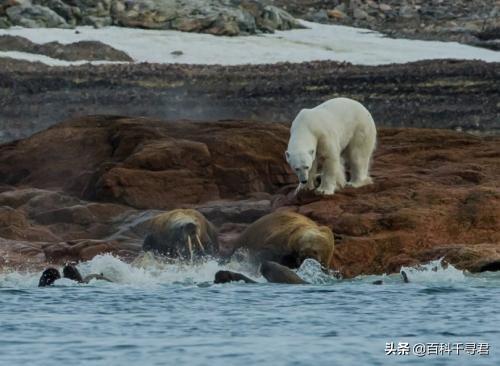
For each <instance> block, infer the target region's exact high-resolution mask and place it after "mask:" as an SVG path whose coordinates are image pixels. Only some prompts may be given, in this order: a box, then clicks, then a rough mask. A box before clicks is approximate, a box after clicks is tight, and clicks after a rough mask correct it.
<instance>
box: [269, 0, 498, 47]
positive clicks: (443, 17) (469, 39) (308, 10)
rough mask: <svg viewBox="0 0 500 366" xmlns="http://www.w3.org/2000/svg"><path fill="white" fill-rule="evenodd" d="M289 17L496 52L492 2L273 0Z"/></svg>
mask: <svg viewBox="0 0 500 366" xmlns="http://www.w3.org/2000/svg"><path fill="white" fill-rule="evenodd" d="M273 3H274V4H276V5H277V6H280V7H283V9H285V10H287V11H289V12H290V13H291V14H292V15H294V16H296V17H299V18H302V19H307V20H310V21H314V22H320V23H331V24H342V25H349V26H354V27H360V28H368V29H373V30H376V31H379V32H382V33H385V34H387V35H388V36H391V37H402V38H412V39H426V40H431V39H432V40H441V41H456V42H461V43H466V44H470V45H473V46H478V47H485V48H490V49H493V50H500V3H499V2H498V1H497V0H473V1H472V0H273Z"/></svg>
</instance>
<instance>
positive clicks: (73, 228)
mask: <svg viewBox="0 0 500 366" xmlns="http://www.w3.org/2000/svg"><path fill="white" fill-rule="evenodd" d="M287 140H288V128H287V126H284V125H281V124H265V123H255V122H251V123H250V122H244V121H225V122H203V123H202V122H197V123H193V122H188V121H178V122H164V121H158V120H151V119H146V118H125V117H112V116H107V117H104V116H92V117H84V118H79V119H76V120H73V121H68V122H65V123H62V124H59V125H56V126H54V127H52V128H50V129H48V130H46V131H43V132H40V133H38V134H36V135H34V136H32V137H30V138H28V139H25V140H20V141H17V142H13V143H9V144H5V145H2V146H0V238H1V239H0V258H1V259H0V268H12V267H16V268H17V267H20V266H21V267H29V266H34V267H37V268H38V267H42V266H46V265H47V263H49V262H50V263H63V262H64V261H67V260H83V259H90V258H92V257H93V256H95V255H97V254H102V253H106V252H111V253H114V254H116V255H119V256H122V257H124V258H127V259H131V258H133V257H134V256H135V255H136V254H137V253H139V251H140V250H141V246H142V242H143V240H144V237H145V235H146V233H147V230H145V229H144V228H143V226H144V222H147V220H148V219H149V218H150V217H151V216H152V215H156V214H158V213H161V212H163V211H164V210H169V209H172V208H178V207H186V208H187V207H191V208H198V209H199V210H200V211H201V212H203V213H204V214H205V215H207V218H209V219H210V220H213V222H214V223H215V224H216V225H217V226H219V227H220V229H221V230H220V232H219V240H220V242H221V245H222V246H223V247H222V248H221V249H222V251H223V252H225V253H228V252H230V251H231V250H230V249H231V248H230V246H231V243H232V242H234V240H235V238H236V237H237V236H238V234H239V233H241V232H242V231H243V230H244V228H245V227H246V226H247V225H248V224H250V223H251V222H253V221H255V220H256V219H257V218H258V217H260V216H263V215H265V214H267V213H269V212H270V211H275V210H292V211H296V212H299V213H301V214H303V215H306V216H308V217H310V218H312V219H313V220H315V221H316V222H318V223H319V224H321V225H327V226H328V227H329V228H331V229H332V231H333V232H334V233H335V242H336V248H335V251H334V255H333V259H332V262H331V263H330V264H331V267H332V268H335V269H337V270H339V271H340V273H341V274H342V275H343V276H344V277H353V276H357V275H360V274H381V273H393V272H399V270H400V269H401V267H402V266H412V265H417V264H421V263H426V262H428V261H430V260H434V259H438V258H442V257H444V259H445V261H446V262H448V263H451V264H453V265H454V266H456V267H457V268H459V269H467V270H469V271H474V272H480V271H485V270H497V268H499V266H498V263H499V261H500V231H499V230H498V228H499V227H500V187H499V185H498V182H499V181H500V165H499V164H500V159H499V157H500V137H498V136H496V137H495V136H490V137H477V136H472V135H468V134H463V133H458V132H452V131H446V130H432V129H380V130H379V142H378V148H377V151H376V154H375V158H374V164H373V169H372V175H373V178H374V184H373V185H370V186H366V187H362V188H359V189H354V188H345V189H343V190H340V191H338V192H336V193H335V195H334V196H333V197H332V198H320V197H317V196H314V195H311V194H307V193H300V194H299V195H298V196H294V195H293V191H294V189H295V186H296V181H295V177H294V175H293V174H292V173H291V172H290V171H289V170H288V167H287V164H286V162H285V161H284V159H283V151H284V149H285V146H286V143H287ZM153 208H155V209H159V210H151V209H153ZM144 210H147V211H144Z"/></svg>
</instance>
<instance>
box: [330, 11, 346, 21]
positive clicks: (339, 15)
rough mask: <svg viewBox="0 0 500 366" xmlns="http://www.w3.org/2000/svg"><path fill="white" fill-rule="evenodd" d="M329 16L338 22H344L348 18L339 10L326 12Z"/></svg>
mask: <svg viewBox="0 0 500 366" xmlns="http://www.w3.org/2000/svg"><path fill="white" fill-rule="evenodd" d="M326 13H327V14H328V17H329V18H333V19H337V20H342V19H345V18H346V17H347V15H346V14H345V13H344V12H343V11H340V10H338V9H333V10H328V11H327V12H326Z"/></svg>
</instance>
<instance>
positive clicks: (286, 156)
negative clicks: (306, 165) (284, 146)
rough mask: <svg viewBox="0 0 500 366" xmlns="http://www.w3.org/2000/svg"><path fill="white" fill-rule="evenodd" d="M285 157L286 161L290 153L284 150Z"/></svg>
mask: <svg viewBox="0 0 500 366" xmlns="http://www.w3.org/2000/svg"><path fill="white" fill-rule="evenodd" d="M285 159H286V161H288V160H289V159H290V153H289V152H288V151H285Z"/></svg>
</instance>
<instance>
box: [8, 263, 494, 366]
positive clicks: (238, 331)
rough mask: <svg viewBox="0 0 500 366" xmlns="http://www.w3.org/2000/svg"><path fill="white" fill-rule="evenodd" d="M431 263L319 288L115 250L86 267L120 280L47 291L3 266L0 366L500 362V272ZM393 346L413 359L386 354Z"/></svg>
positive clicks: (318, 277)
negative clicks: (244, 278) (436, 351)
mask: <svg viewBox="0 0 500 366" xmlns="http://www.w3.org/2000/svg"><path fill="white" fill-rule="evenodd" d="M309 264H310V263H309ZM433 266H435V263H434V264H432V265H429V266H427V267H426V268H425V269H427V270H424V271H415V270H409V271H408V272H409V277H410V280H411V281H412V282H411V283H409V284H405V283H403V282H402V281H401V279H400V277H399V276H398V275H393V276H383V277H366V278H359V279H355V280H351V281H338V280H334V279H330V278H326V277H325V275H323V274H322V273H320V272H318V271H317V268H316V267H315V266H314V265H308V266H304V267H303V268H302V269H301V270H300V271H299V274H300V275H301V276H303V277H305V278H306V279H307V280H309V281H312V282H314V283H315V284H314V285H277V284H267V283H259V284H255V285H249V284H242V283H236V284H226V285H213V284H211V280H212V279H213V275H214V273H215V272H216V271H217V270H218V269H220V267H218V265H217V264H216V263H215V262H209V263H206V264H204V265H202V266H199V267H194V268H193V267H184V266H172V265H170V266H163V267H158V266H155V267H151V268H148V267H146V268H137V267H134V266H130V265H128V264H125V263H123V262H120V261H119V260H118V259H116V258H113V257H111V256H102V257H97V258H95V259H94V260H93V261H91V262H89V263H85V264H82V265H80V268H81V270H82V272H86V273H89V272H104V274H105V275H107V276H109V277H111V278H113V279H114V280H116V281H117V283H111V284H110V283H106V282H103V281H94V282H92V283H91V284H89V285H78V284H74V283H72V282H71V281H69V280H60V281H57V282H56V286H54V287H50V288H37V287H36V284H37V281H38V276H39V273H31V274H20V273H17V272H16V273H9V274H5V273H4V274H1V275H0V364H1V365H59V364H71V365H208V364H210V365H249V364H250V365H252V364H269V365H393V364H394V365H396V364H408V365H411V364H426V365H500V353H499V347H500V343H499V342H498V339H499V334H500V328H499V324H500V312H499V306H500V305H499V304H500V276H497V275H494V274H489V275H488V274H486V275H482V276H471V275H464V274H463V273H462V272H460V271H457V270H455V269H454V268H452V267H448V268H447V269H442V268H441V267H439V268H438V271H437V272H434V271H430V270H428V269H430V268H432V267H433ZM230 268H231V269H236V268H234V266H233V267H230ZM375 279H383V280H384V284H383V285H380V286H378V285H373V284H372V283H371V282H372V281H373V280H375ZM390 342H395V347H396V348H398V342H402V343H409V347H410V354H409V355H386V343H390ZM417 343H424V344H428V343H442V344H450V346H451V347H452V348H453V347H454V346H455V344H456V343H461V344H466V343H470V344H474V349H475V350H476V351H477V350H478V345H477V344H478V343H488V344H489V350H488V351H489V355H477V354H476V355H470V354H468V353H467V352H465V351H464V350H462V351H460V350H459V355H456V351H454V352H452V353H453V354H450V355H448V354H446V352H445V354H444V355H443V354H441V355H437V356H436V355H432V356H429V355H426V356H423V357H418V356H416V355H414V354H412V353H413V346H414V345H415V344H417ZM431 347H434V346H432V345H431ZM458 347H459V348H461V347H460V346H458ZM468 347H469V348H470V349H469V351H471V350H472V345H469V346H468ZM404 348H405V347H404V345H403V347H402V348H401V349H400V350H402V351H404ZM485 348H486V347H485V346H484V345H483V346H482V348H481V349H482V351H484V349H485Z"/></svg>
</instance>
